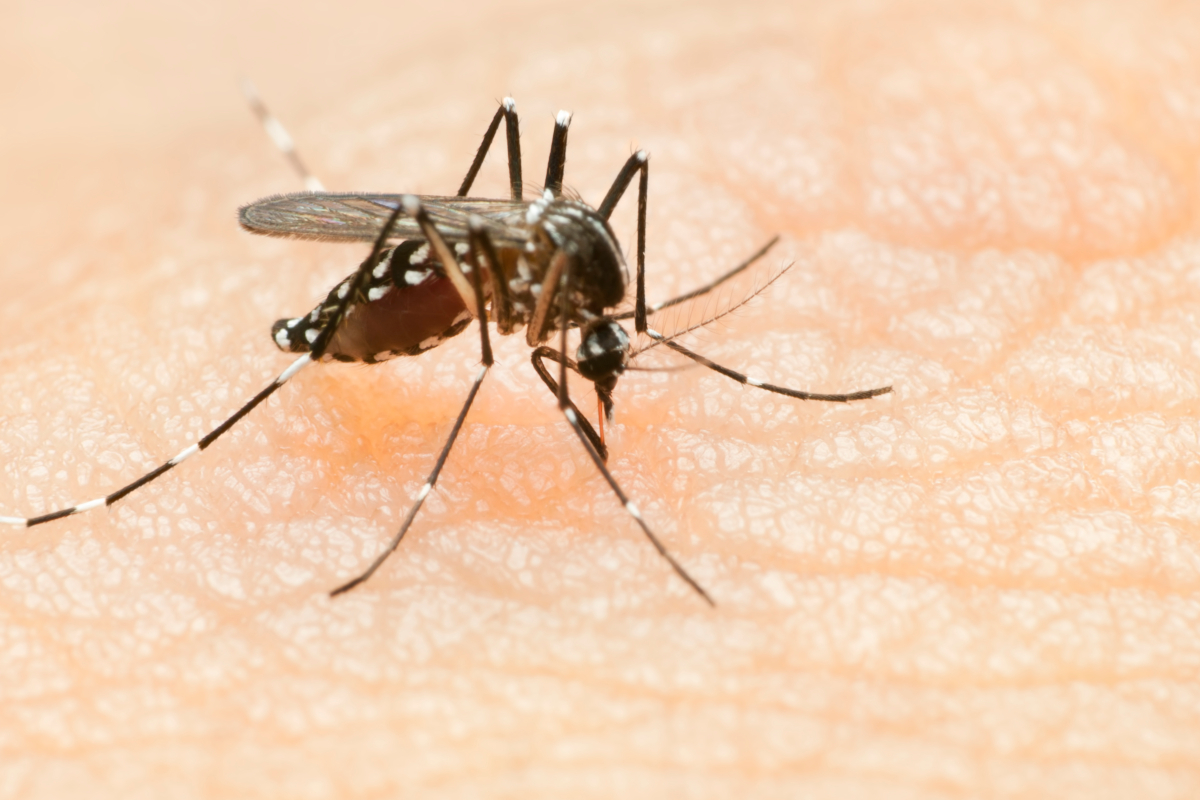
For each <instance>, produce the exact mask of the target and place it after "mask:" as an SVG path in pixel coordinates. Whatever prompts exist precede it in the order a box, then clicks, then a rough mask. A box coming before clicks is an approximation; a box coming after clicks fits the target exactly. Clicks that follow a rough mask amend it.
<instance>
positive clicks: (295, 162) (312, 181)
mask: <svg viewBox="0 0 1200 800" xmlns="http://www.w3.org/2000/svg"><path fill="white" fill-rule="evenodd" d="M242 93H243V94H245V95H246V102H247V103H249V104H250V109H251V110H252V111H253V112H254V115H255V116H256V117H258V121H259V122H261V123H262V126H263V130H265V131H266V132H267V136H269V137H271V141H272V142H274V144H275V147H276V148H278V150H279V152H281V153H283V155H284V158H286V159H287V160H288V163H289V164H291V165H292V169H293V170H295V172H296V174H297V175H299V176H300V179H301V180H302V181H304V188H305V189H308V190H309V191H310V192H323V191H325V186H324V184H322V183H321V181H319V180H318V179H317V178H316V177H315V176H314V175H313V174H312V173H311V172H309V171H308V167H307V166H305V164H304V161H303V159H301V158H300V154H299V153H298V152H297V151H296V141H295V140H294V139H293V138H292V135H291V134H290V133H288V132H287V128H285V127H283V123H282V122H280V121H279V120H278V119H277V118H276V117H275V115H274V114H272V113H271V110H270V109H269V108H267V104H266V103H264V102H263V99H262V97H261V96H260V95H259V94H258V89H257V88H255V86H254V83H253V82H251V81H250V80H249V79H244V80H243V81H242Z"/></svg>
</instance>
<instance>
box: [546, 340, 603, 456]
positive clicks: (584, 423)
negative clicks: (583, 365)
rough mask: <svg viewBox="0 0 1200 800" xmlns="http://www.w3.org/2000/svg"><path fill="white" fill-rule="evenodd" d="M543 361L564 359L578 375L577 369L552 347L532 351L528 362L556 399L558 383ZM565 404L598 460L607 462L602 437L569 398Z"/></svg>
mask: <svg viewBox="0 0 1200 800" xmlns="http://www.w3.org/2000/svg"><path fill="white" fill-rule="evenodd" d="M543 359H549V360H550V361H553V362H555V363H561V362H562V360H563V359H566V361H567V367H568V368H569V369H570V370H572V371H573V372H576V373H578V372H579V368H578V367H577V366H576V365H575V362H574V361H572V360H571V359H569V358H567V357H566V356H564V355H563V354H562V353H560V352H558V351H557V350H555V349H554V348H552V347H545V346H543V347H539V348H537V349H536V350H534V351H533V353H532V354H531V357H530V360H531V361H532V362H533V368H534V370H535V371H536V372H537V374H538V377H539V378H541V379H542V383H544V384H546V388H547V389H549V390H550V394H552V395H554V396H555V397H558V381H556V380H555V379H554V376H553V375H551V374H550V370H549V369H547V367H546V365H545V364H544V363H543ZM567 402H568V403H570V405H571V408H573V409H574V410H575V414H576V416H577V417H578V418H579V426H580V427H581V428H582V429H583V432H584V434H585V435H586V436H587V437H588V441H590V442H591V443H592V447H594V448H596V452H598V453H599V454H600V458H602V459H603V460H604V461H608V447H606V446H605V444H604V437H603V436H600V435H598V434H597V433H596V429H595V428H593V427H592V423H590V422H588V419H587V417H585V416H583V414H580V413H579V409H578V408H577V407H576V406H575V402H574V401H573V400H571V399H570V397H568V398H567ZM600 424H601V425H603V424H604V419H603V415H601V419H600Z"/></svg>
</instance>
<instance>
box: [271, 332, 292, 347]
mask: <svg viewBox="0 0 1200 800" xmlns="http://www.w3.org/2000/svg"><path fill="white" fill-rule="evenodd" d="M275 344H277V345H279V346H280V347H282V348H283V349H285V350H286V349H287V348H289V347H291V346H292V340H291V338H290V337H289V336H288V332H287V328H280V329H279V330H277V331H276V332H275Z"/></svg>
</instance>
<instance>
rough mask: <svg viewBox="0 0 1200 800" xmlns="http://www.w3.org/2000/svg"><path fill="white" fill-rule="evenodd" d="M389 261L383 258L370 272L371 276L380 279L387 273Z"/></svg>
mask: <svg viewBox="0 0 1200 800" xmlns="http://www.w3.org/2000/svg"><path fill="white" fill-rule="evenodd" d="M390 260H391V259H390V258H385V259H384V260H383V261H381V262H379V263H378V264H376V265H375V269H373V270H371V275H372V276H373V277H375V278H382V277H383V276H384V275H385V274H386V273H387V271H388V267H389V266H391V265H390V264H389V263H388V262H389V261H390Z"/></svg>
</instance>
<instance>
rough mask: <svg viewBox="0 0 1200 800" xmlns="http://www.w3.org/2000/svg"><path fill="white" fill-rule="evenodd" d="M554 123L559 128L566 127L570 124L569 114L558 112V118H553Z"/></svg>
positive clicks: (567, 112)
mask: <svg viewBox="0 0 1200 800" xmlns="http://www.w3.org/2000/svg"><path fill="white" fill-rule="evenodd" d="M554 122H555V124H556V125H558V127H560V128H565V127H567V126H568V125H570V124H571V112H570V111H560V112H558V116H557V117H555V119H554Z"/></svg>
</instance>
